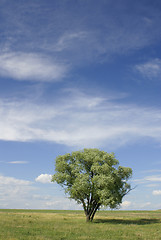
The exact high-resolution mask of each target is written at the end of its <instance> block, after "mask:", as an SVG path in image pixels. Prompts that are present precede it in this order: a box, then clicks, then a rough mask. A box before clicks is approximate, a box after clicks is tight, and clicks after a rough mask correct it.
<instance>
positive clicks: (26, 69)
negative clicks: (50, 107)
mask: <svg viewBox="0 0 161 240" xmlns="http://www.w3.org/2000/svg"><path fill="white" fill-rule="evenodd" d="M66 73H67V66H66V65H65V64H60V63H58V62H54V61H53V60H51V59H50V58H49V57H47V56H45V55H40V54H34V53H23V52H7V53H3V54H1V55H0V75H1V76H4V77H10V78H13V79H16V80H19V81H23V80H27V81H28V80H31V81H40V82H41V81H42V82H43V81H45V82H48V81H49V82H50V81H57V80H60V79H62V78H63V77H64V76H65V74H66Z"/></svg>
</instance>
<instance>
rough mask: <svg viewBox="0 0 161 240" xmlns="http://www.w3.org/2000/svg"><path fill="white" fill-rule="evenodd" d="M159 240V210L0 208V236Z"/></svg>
mask: <svg viewBox="0 0 161 240" xmlns="http://www.w3.org/2000/svg"><path fill="white" fill-rule="evenodd" d="M25 239H28V240H49V239H54V240H67V239H68V240H76V239H80V240H81V239H82V240H83V239H84V240H86V239H87V240H88V239H90V240H93V239H96V240H108V239H109V240H126V239H130V240H134V239H137V240H141V239H148V240H159V239H160V240H161V211H100V212H98V213H97V214H96V216H95V219H94V221H93V223H86V222H85V216H84V213H83V212H82V211H52V210H0V240H25Z"/></svg>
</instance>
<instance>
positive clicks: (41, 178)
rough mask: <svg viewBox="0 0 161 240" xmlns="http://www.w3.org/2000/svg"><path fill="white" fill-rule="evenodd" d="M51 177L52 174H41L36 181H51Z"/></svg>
mask: <svg viewBox="0 0 161 240" xmlns="http://www.w3.org/2000/svg"><path fill="white" fill-rule="evenodd" d="M51 179H52V175H51V174H41V175H39V176H38V177H37V178H35V181H36V182H40V183H51Z"/></svg>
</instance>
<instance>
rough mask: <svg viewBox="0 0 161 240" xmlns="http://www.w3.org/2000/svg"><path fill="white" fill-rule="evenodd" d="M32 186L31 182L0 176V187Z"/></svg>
mask: <svg viewBox="0 0 161 240" xmlns="http://www.w3.org/2000/svg"><path fill="white" fill-rule="evenodd" d="M30 184H31V182H30V181H26V180H21V179H16V178H13V177H5V176H2V175H0V185H17V186H28V185H30Z"/></svg>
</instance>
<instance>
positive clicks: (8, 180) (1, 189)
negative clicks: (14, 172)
mask: <svg viewBox="0 0 161 240" xmlns="http://www.w3.org/2000/svg"><path fill="white" fill-rule="evenodd" d="M33 190H35V188H34V187H33V185H32V182H31V181H27V180H23V179H17V178H14V177H8V176H3V175H0V196H2V198H1V199H0V205H1V206H2V207H4V208H6V207H7V208H24V207H25V203H26V202H27V201H28V200H29V199H30V197H31V193H32V191H33Z"/></svg>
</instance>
